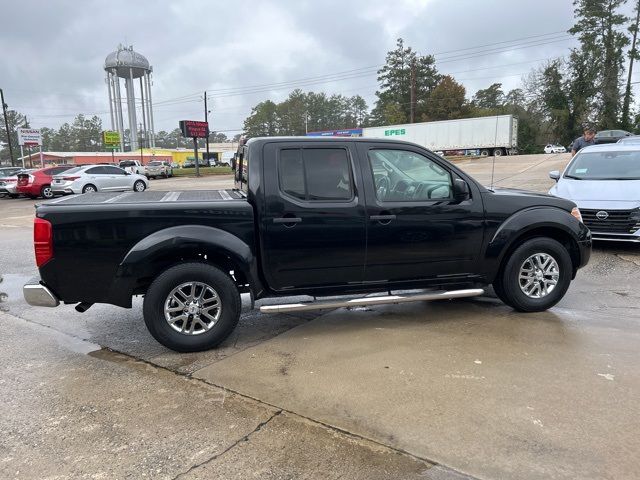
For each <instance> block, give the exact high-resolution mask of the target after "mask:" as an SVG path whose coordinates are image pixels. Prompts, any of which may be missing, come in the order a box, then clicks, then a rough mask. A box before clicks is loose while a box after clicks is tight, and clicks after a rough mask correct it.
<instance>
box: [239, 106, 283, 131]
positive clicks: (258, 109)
mask: <svg viewBox="0 0 640 480" xmlns="http://www.w3.org/2000/svg"><path fill="white" fill-rule="evenodd" d="M276 109H277V106H276V104H275V103H274V102H272V101H271V100H266V101H264V102H261V103H259V104H258V105H256V106H255V107H253V108H252V109H251V115H249V116H248V117H247V118H246V119H245V121H244V131H245V132H246V134H247V136H249V137H260V136H273V135H277V134H278V119H277V113H276Z"/></svg>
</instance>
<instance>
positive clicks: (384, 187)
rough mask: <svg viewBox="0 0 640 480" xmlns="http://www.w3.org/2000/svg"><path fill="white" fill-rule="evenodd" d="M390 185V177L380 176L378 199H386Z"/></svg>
mask: <svg viewBox="0 0 640 480" xmlns="http://www.w3.org/2000/svg"><path fill="white" fill-rule="evenodd" d="M390 187H391V184H390V183H389V177H380V178H379V179H378V185H377V186H376V196H377V197H378V200H386V198H387V195H388V193H389V188H390Z"/></svg>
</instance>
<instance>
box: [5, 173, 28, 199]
mask: <svg viewBox="0 0 640 480" xmlns="http://www.w3.org/2000/svg"><path fill="white" fill-rule="evenodd" d="M32 171H33V169H20V170H18V171H17V172H16V173H15V174H14V175H11V176H10V177H4V178H0V194H3V195H6V196H8V197H10V198H18V197H19V196H20V193H19V192H18V174H21V173H29V172H32Z"/></svg>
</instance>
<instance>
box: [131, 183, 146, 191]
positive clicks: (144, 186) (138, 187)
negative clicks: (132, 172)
mask: <svg viewBox="0 0 640 480" xmlns="http://www.w3.org/2000/svg"><path fill="white" fill-rule="evenodd" d="M140 184H142V187H140V186H139V185H140ZM146 189H147V186H146V185H145V183H144V182H143V181H142V180H136V182H135V183H134V184H133V191H134V192H144V191H145V190H146Z"/></svg>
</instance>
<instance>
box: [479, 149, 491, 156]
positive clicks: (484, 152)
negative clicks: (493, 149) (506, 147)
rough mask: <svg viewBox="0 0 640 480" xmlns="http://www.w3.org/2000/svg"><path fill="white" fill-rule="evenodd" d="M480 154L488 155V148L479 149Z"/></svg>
mask: <svg viewBox="0 0 640 480" xmlns="http://www.w3.org/2000/svg"><path fill="white" fill-rule="evenodd" d="M480 156H481V157H488V156H489V150H487V149H486V148H483V149H482V150H480Z"/></svg>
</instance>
